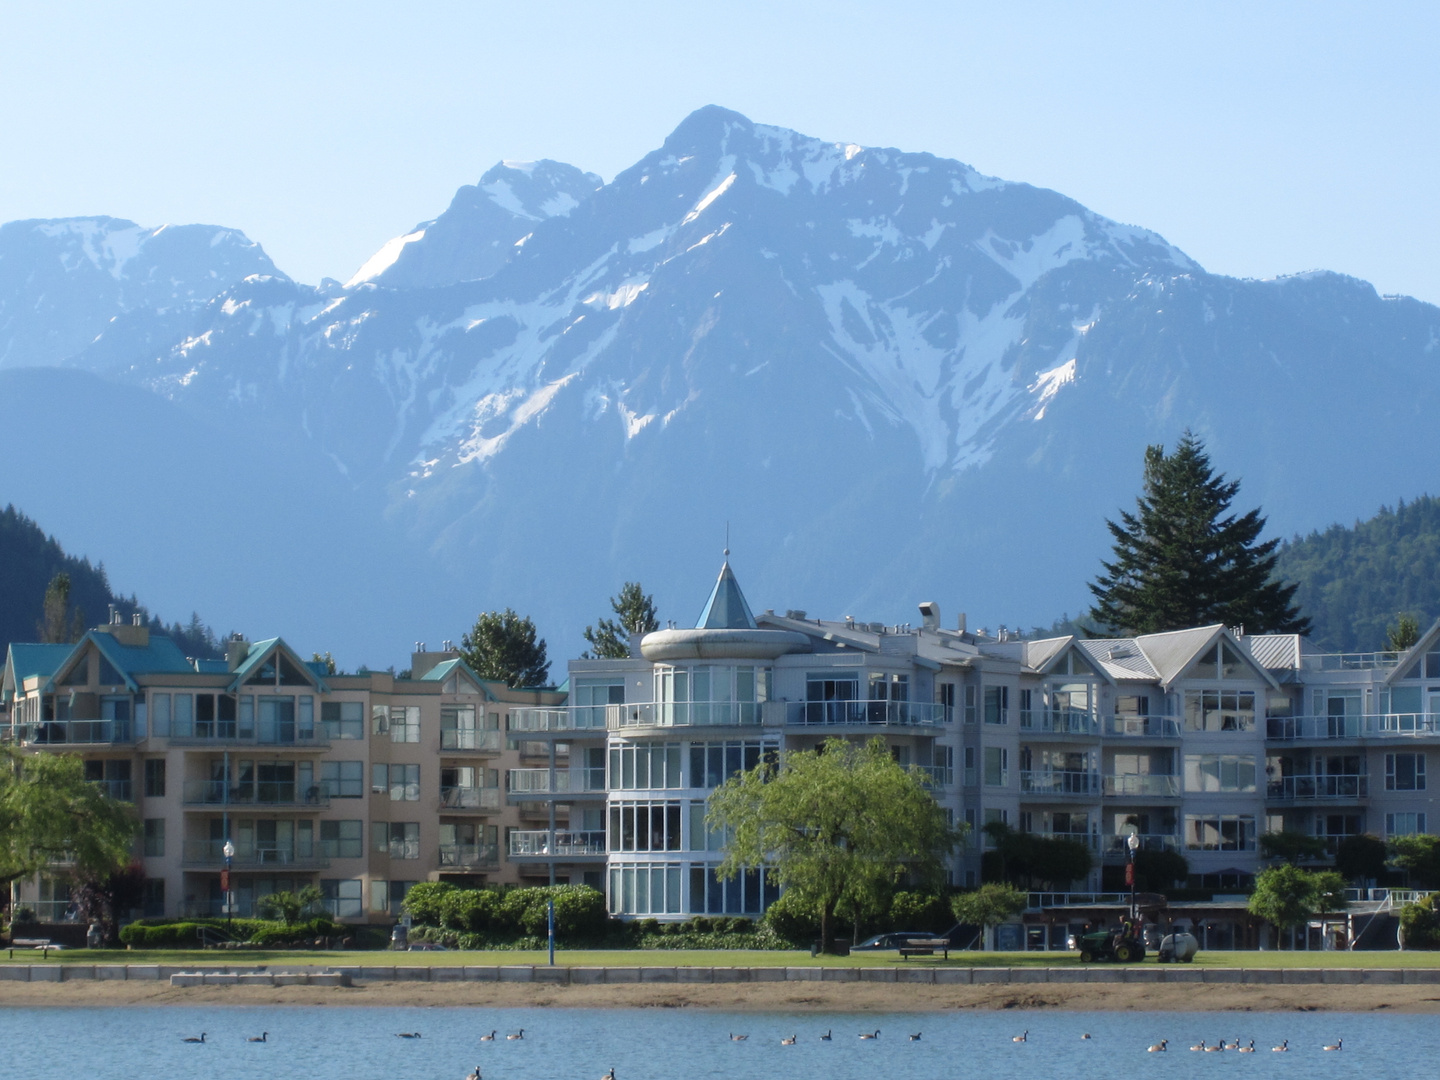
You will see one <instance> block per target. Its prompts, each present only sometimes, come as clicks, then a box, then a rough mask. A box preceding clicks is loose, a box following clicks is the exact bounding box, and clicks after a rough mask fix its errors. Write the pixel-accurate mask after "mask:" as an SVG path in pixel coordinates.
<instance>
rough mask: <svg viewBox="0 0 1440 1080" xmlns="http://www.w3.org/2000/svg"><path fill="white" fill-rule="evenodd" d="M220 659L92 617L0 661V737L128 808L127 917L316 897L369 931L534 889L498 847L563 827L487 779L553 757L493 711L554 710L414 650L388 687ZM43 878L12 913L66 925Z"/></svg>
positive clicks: (276, 658) (382, 680)
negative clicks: (481, 894) (423, 912)
mask: <svg viewBox="0 0 1440 1080" xmlns="http://www.w3.org/2000/svg"><path fill="white" fill-rule="evenodd" d="M226 652H227V657H226V659H225V660H217V661H209V660H193V659H190V658H187V657H185V656H184V655H182V654H181V652H180V650H179V649H178V648H177V647H176V645H175V643H174V642H173V641H172V640H171V639H170V638H168V637H165V636H163V635H159V634H154V635H152V634H151V633H150V632H149V630H148V629H147V628H145V627H144V626H141V625H138V622H137V624H136V625H126V624H124V623H122V622H120V621H119V620H118V618H117V617H116V616H115V615H114V614H113V613H112V620H111V622H110V623H109V624H107V625H105V626H101V627H97V628H96V629H94V630H92V631H90V632H89V633H87V634H86V635H85V636H84V638H82V639H81V640H80V641H79V642H78V643H76V644H74V645H24V644H16V645H12V646H11V647H10V649H9V652H8V655H7V657H6V663H5V669H4V674H3V683H0V699H3V705H4V713H3V714H0V715H3V716H4V719H5V720H6V721H7V724H6V726H5V736H6V737H7V738H8V739H9V740H11V741H12V742H13V743H14V744H15V745H17V746H20V747H22V748H25V749H26V750H28V751H33V752H42V753H43V752H71V753H77V754H79V755H80V756H81V757H82V758H83V760H84V767H85V772H86V775H87V777H89V778H91V779H92V780H94V781H95V782H96V783H100V784H103V785H104V786H105V787H106V789H107V790H108V791H109V793H110V794H111V795H113V796H114V797H116V798H118V799H123V800H125V801H127V802H132V803H134V805H135V808H136V812H137V817H138V818H139V820H140V827H141V836H140V839H139V842H138V845H137V862H138V864H139V865H140V866H141V867H142V868H143V871H144V878H145V884H144V903H143V912H144V914H146V915H152V916H160V915H202V914H203V915H219V914H223V913H225V912H227V911H229V912H231V913H233V914H235V915H252V914H254V913H255V906H256V901H258V900H259V899H260V898H261V897H263V896H266V895H268V894H270V893H273V892H278V891H286V890H296V889H299V888H303V887H304V886H306V885H318V886H319V888H320V890H321V892H322V894H323V896H324V898H325V906H326V908H327V909H328V910H329V911H330V912H331V913H332V914H334V915H336V916H337V917H340V918H343V919H348V920H358V921H377V922H380V921H384V922H388V921H391V920H393V918H394V916H395V915H397V914H398V913H399V905H400V901H401V900H402V899H403V897H404V895H405V892H406V891H407V890H408V888H409V887H410V886H411V885H412V884H414V883H415V882H417V881H425V880H437V879H441V880H448V881H452V882H455V883H457V884H462V885H471V886H475V885H482V884H489V883H512V884H514V883H519V882H521V881H525V880H532V881H533V880H535V877H536V875H537V874H542V875H543V874H545V873H546V868H545V867H543V866H536V865H534V861H533V860H526V859H525V858H524V857H523V856H522V857H520V858H517V859H511V858H509V856H508V852H507V850H506V845H505V840H506V839H507V838H510V839H512V840H515V839H518V840H520V843H519V844H518V845H517V846H518V848H519V850H521V851H524V850H525V849H526V847H527V845H526V843H525V842H524V840H523V838H524V837H525V836H527V835H528V834H527V832H526V828H527V826H528V827H529V828H531V829H537V828H540V827H544V828H546V829H552V828H554V827H555V826H557V825H559V824H563V819H562V820H561V821H556V820H555V819H553V818H552V817H551V814H552V812H553V809H554V808H553V807H552V806H550V805H548V804H543V803H538V802H530V801H516V802H511V801H509V800H507V799H506V798H505V796H504V793H503V789H502V786H501V778H502V777H503V776H505V775H506V774H507V773H510V774H512V775H523V773H524V769H523V766H524V765H525V764H526V763H527V761H528V760H531V759H534V760H537V761H540V760H543V761H546V762H548V760H549V757H548V755H549V754H550V753H551V752H553V751H554V750H555V749H556V748H555V747H554V746H553V745H552V744H550V743H544V744H532V743H530V742H527V741H524V740H517V739H512V738H509V737H507V734H506V729H507V727H508V714H509V712H510V710H511V709H512V708H513V707H515V706H519V705H528V706H534V705H544V704H551V703H554V702H558V701H562V700H564V698H563V695H562V694H559V693H557V692H554V691H544V690H538V691H529V690H523V691H516V690H510V689H508V688H506V687H505V686H503V685H501V684H498V683H494V682H488V681H485V680H483V679H480V678H478V677H477V676H476V675H475V674H474V672H472V671H471V670H470V669H469V668H468V667H466V665H465V664H464V662H463V661H462V660H461V659H460V657H459V654H458V653H456V652H455V651H454V650H453V649H449V648H448V647H447V648H446V649H444V650H442V651H439V652H429V651H426V650H425V649H424V647H423V646H417V650H416V652H415V654H414V655H413V656H412V657H411V669H410V671H409V672H408V673H406V674H405V675H404V676H402V677H397V676H395V675H392V674H390V673H388V672H362V673H360V674H356V675H332V674H327V672H326V670H325V668H326V665H324V664H322V663H317V662H315V661H306V660H303V659H302V658H301V657H299V656H297V655H296V654H295V652H294V651H293V650H292V649H291V648H290V647H289V646H287V645H286V644H285V642H284V641H282V640H281V639H279V638H272V639H270V640H268V641H260V642H247V641H241V640H232V641H229V642H227V643H226ZM560 749H561V751H562V760H563V747H561V748H560ZM537 755H544V756H543V757H537ZM227 844H228V845H229V854H227ZM61 871H63V868H57V872H55V873H53V874H49V875H42V876H40V877H39V878H38V879H37V880H34V881H29V882H22V883H20V884H19V885H18V886H17V894H16V896H15V901H16V903H17V904H19V905H21V906H26V907H30V908H32V909H33V910H35V911H36V912H37V914H38V915H39V916H40V917H41V918H42V919H44V920H47V921H48V920H60V919H63V918H64V917H66V915H67V913H68V914H70V915H71V917H73V907H72V905H71V904H70V903H69V892H68V885H67V883H66V879H65V875H64V873H63V872H61ZM227 879H228V880H227ZM597 880H598V879H597ZM227 886H228V888H227ZM227 899H228V900H229V901H231V903H227Z"/></svg>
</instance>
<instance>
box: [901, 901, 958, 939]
mask: <svg viewBox="0 0 1440 1080" xmlns="http://www.w3.org/2000/svg"><path fill="white" fill-rule="evenodd" d="M954 921H955V920H954V917H953V916H952V914H951V912H950V905H949V904H948V903H947V902H946V900H945V898H944V897H943V896H941V895H940V894H939V893H932V892H897V893H896V894H895V895H894V897H893V898H892V899H891V901H890V929H892V930H927V931H932V932H934V933H942V932H944V931H945V930H948V929H949V928H950V926H951V925H952V924H953V923H954Z"/></svg>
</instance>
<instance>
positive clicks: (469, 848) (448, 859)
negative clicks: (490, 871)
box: [440, 844, 500, 873]
mask: <svg viewBox="0 0 1440 1080" xmlns="http://www.w3.org/2000/svg"><path fill="white" fill-rule="evenodd" d="M499 865H500V849H499V846H498V845H496V844H441V845H440V870H441V872H442V873H443V872H444V871H446V870H483V869H487V868H493V867H497V866H499Z"/></svg>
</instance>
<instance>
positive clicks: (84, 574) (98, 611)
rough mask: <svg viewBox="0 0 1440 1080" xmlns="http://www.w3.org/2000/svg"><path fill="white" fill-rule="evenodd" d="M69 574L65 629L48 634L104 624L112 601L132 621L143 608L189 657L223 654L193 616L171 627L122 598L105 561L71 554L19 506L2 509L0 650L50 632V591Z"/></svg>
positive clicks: (65, 636)
mask: <svg viewBox="0 0 1440 1080" xmlns="http://www.w3.org/2000/svg"><path fill="white" fill-rule="evenodd" d="M60 574H64V575H66V576H67V577H68V578H69V583H70V588H69V596H68V602H67V603H66V604H65V610H64V612H63V613H57V614H58V615H59V618H58V619H54V620H52V622H53V623H55V624H56V628H58V629H59V633H54V632H53V629H54V628H52V633H51V634H50V635H48V636H51V637H52V638H56V639H59V640H74V639H75V638H76V637H78V636H79V634H80V633H83V632H84V630H85V629H87V628H89V627H91V626H95V625H97V624H99V623H103V622H104V621H105V620H106V618H107V617H108V615H109V611H110V605H111V604H114V605H115V606H116V607H118V608H119V609H120V611H121V613H122V614H123V615H124V617H125V621H126V622H129V621H130V617H131V615H132V614H133V613H134V612H136V611H138V612H140V615H141V617H142V618H143V619H144V620H145V621H146V623H147V624H149V626H150V629H151V630H152V631H155V632H158V633H165V634H169V635H171V636H172V637H173V638H175V641H176V644H178V645H179V646H180V648H181V649H182V650H183V651H184V652H185V655H187V656H206V657H213V656H218V655H219V646H218V643H217V642H216V640H215V635H214V633H213V632H212V631H211V630H210V628H209V627H208V626H206V625H204V624H203V623H202V622H201V621H200V616H199V615H198V614H195V615H191V617H190V622H189V624H188V625H184V626H182V625H181V624H179V623H175V624H174V625H173V626H166V625H165V624H164V622H163V621H162V620H160V619H159V618H156V617H155V616H153V615H151V614H150V612H149V611H148V610H146V608H145V607H144V606H143V605H142V604H140V603H139V602H138V601H137V600H136V598H135V597H134V596H129V597H124V596H117V595H115V593H114V592H113V591H112V590H111V588H110V582H109V580H108V579H107V578H106V576H105V565H104V564H103V563H100V564H97V565H91V563H90V560H89V559H88V558H76V557H75V556H73V555H67V554H66V553H65V549H64V548H62V547H61V546H60V543H59V541H57V540H56V539H55V538H54V537H53V536H46V535H45V532H44V530H42V529H41V528H40V526H39V525H37V524H35V522H33V521H31V520H30V519H29V518H28V517H26V516H25V515H24V514H22V513H20V511H18V510H16V509H15V507H14V506H7V507H6V508H5V509H4V510H3V511H0V653H3V650H4V649H6V648H7V647H8V646H9V644H10V642H12V641H39V640H41V638H42V637H45V636H47V634H46V631H45V629H44V626H43V624H44V622H45V591H46V588H47V586H48V585H49V584H50V583H51V582H52V581H54V580H55V578H56V576H57V575H60Z"/></svg>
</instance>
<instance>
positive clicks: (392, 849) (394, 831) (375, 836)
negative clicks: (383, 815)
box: [370, 821, 420, 859]
mask: <svg viewBox="0 0 1440 1080" xmlns="http://www.w3.org/2000/svg"><path fill="white" fill-rule="evenodd" d="M370 836H371V839H372V841H373V846H374V848H375V851H376V852H377V853H379V854H382V855H385V854H388V855H389V856H390V858H392V859H418V858H420V823H419V822H418V821H391V822H388V823H387V822H384V821H373V822H371V823H370Z"/></svg>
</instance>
